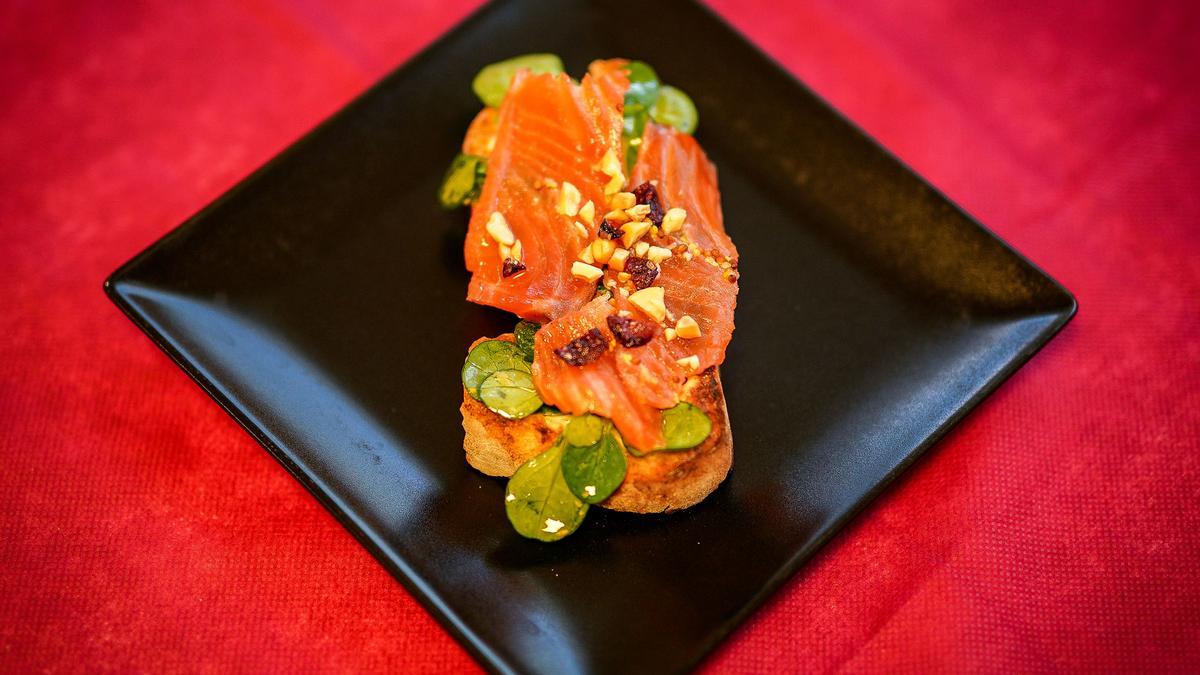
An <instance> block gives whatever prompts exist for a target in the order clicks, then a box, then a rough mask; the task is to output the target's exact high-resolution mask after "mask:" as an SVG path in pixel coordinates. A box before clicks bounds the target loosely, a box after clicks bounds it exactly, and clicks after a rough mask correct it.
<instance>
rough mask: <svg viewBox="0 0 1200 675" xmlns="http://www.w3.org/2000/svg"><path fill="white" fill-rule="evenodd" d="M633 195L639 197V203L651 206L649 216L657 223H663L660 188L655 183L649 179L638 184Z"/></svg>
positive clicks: (651, 220)
mask: <svg viewBox="0 0 1200 675" xmlns="http://www.w3.org/2000/svg"><path fill="white" fill-rule="evenodd" d="M633 196H634V197H636V198H637V203H638V204H646V205H648V206H649V207H650V212H649V215H648V216H647V218H648V219H649V220H650V222H652V223H654V224H655V225H662V221H663V207H662V202H660V201H659V200H658V189H657V188H655V187H654V183H651V182H649V181H647V182H645V183H642V184H641V185H639V186H637V188H636V189H634V191H633Z"/></svg>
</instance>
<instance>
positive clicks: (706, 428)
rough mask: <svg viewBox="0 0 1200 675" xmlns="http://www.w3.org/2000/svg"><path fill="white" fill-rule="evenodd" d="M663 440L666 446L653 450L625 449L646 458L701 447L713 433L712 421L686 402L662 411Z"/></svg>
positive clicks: (627, 446) (628, 446) (629, 446)
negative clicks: (659, 453)
mask: <svg viewBox="0 0 1200 675" xmlns="http://www.w3.org/2000/svg"><path fill="white" fill-rule="evenodd" d="M662 418H663V439H664V441H665V445H663V447H661V448H654V449H652V450H639V449H638V448H635V447H633V446H632V445H628V444H627V445H626V446H625V449H626V450H628V451H629V454H631V455H633V456H634V457H645V456H646V455H649V454H651V453H654V452H668V451H671V450H688V449H690V448H694V447H696V446H697V445H700V444H701V443H703V442H704V441H705V439H707V438H708V436H709V434H711V433H712V420H710V419H708V415H706V414H704V411H703V410H701V409H700V408H697V407H696V406H694V405H692V404H691V403H688V402H686V401H680V402H679V403H676V404H675V406H674V407H671V408H667V409H666V410H664V411H662Z"/></svg>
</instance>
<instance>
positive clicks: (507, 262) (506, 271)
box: [500, 258, 525, 279]
mask: <svg viewBox="0 0 1200 675" xmlns="http://www.w3.org/2000/svg"><path fill="white" fill-rule="evenodd" d="M524 271H525V263H523V262H521V261H520V260H517V259H516V258H505V259H504V265H503V266H502V267H501V268H500V276H502V277H504V278H505V279H507V278H509V277H511V276H514V275H517V274H520V273H521V272H524Z"/></svg>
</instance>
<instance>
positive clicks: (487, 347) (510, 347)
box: [462, 340, 530, 399]
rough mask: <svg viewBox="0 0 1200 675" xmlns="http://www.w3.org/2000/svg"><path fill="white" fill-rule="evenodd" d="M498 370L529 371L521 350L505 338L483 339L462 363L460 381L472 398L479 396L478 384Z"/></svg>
mask: <svg viewBox="0 0 1200 675" xmlns="http://www.w3.org/2000/svg"><path fill="white" fill-rule="evenodd" d="M498 370H524V371H525V372H530V368H529V362H527V361H526V360H525V357H524V355H522V354H521V350H520V349H518V348H517V346H516V345H515V344H513V343H511V342H508V341H506V340H485V341H483V342H480V343H479V344H477V345H475V348H474V349H472V350H471V352H470V353H469V354H467V360H466V362H464V363H463V368H462V382H463V386H464V387H466V388H467V393H469V394H470V395H471V397H472V398H475V399H478V398H479V385H480V384H482V383H483V381H484V380H486V379H487V378H488V376H490V375H491V374H492V373H494V372H496V371H498Z"/></svg>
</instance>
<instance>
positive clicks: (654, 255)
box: [646, 246, 671, 264]
mask: <svg viewBox="0 0 1200 675" xmlns="http://www.w3.org/2000/svg"><path fill="white" fill-rule="evenodd" d="M646 257H647V258H649V259H650V260H653V261H654V262H655V263H656V264H657V263H661V262H662V261H664V260H666V259H667V258H670V257H671V249H669V248H663V247H661V246H651V247H649V248H648V249H646Z"/></svg>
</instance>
